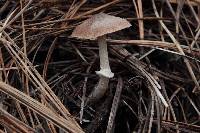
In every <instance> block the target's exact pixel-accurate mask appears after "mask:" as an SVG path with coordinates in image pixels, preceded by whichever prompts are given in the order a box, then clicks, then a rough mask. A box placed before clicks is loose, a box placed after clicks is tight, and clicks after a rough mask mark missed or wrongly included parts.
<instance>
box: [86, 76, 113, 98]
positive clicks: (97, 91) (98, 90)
mask: <svg viewBox="0 0 200 133" xmlns="http://www.w3.org/2000/svg"><path fill="white" fill-rule="evenodd" d="M108 83H109V78H107V77H103V76H100V79H99V82H98V84H97V86H96V87H95V88H94V90H93V91H92V93H91V94H90V96H89V99H90V100H92V101H96V100H98V99H100V98H102V97H103V96H104V94H105V92H106V91H107V89H108Z"/></svg>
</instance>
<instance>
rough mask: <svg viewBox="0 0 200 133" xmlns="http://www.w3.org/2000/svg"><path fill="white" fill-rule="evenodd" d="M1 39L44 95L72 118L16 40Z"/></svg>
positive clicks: (66, 116)
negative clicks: (16, 43)
mask: <svg viewBox="0 0 200 133" xmlns="http://www.w3.org/2000/svg"><path fill="white" fill-rule="evenodd" d="M8 37H9V36H8ZM1 40H2V41H3V44H5V46H6V48H7V50H8V51H9V52H10V54H11V55H13V56H12V57H13V58H14V59H15V60H16V62H18V63H19V66H20V67H21V69H22V70H23V71H24V72H25V73H26V72H27V73H28V74H27V76H28V77H29V78H32V79H31V81H33V82H35V84H36V85H38V86H39V88H40V89H41V91H42V93H43V95H45V96H47V97H48V98H49V100H50V101H51V102H52V104H54V105H55V106H56V107H57V109H58V110H59V111H60V113H61V114H62V115H63V116H64V117H65V118H66V119H69V120H71V118H69V117H68V115H70V113H69V111H68V110H67V109H66V108H65V107H64V105H63V104H62V103H61V101H60V100H59V99H58V97H57V96H56V95H55V94H54V92H53V91H52V90H51V88H50V87H49V86H48V84H47V83H46V82H45V81H44V79H43V78H42V77H41V75H40V74H39V73H38V72H37V70H36V69H35V68H34V67H33V65H32V63H31V62H30V61H29V60H28V59H27V58H26V56H24V53H23V52H21V51H20V49H19V48H18V47H17V45H15V43H14V42H13V43H12V44H11V43H10V42H8V41H6V40H3V39H1ZM10 41H12V40H11V39H10ZM11 46H14V48H16V51H17V52H15V50H14V49H13V48H12V47H11ZM17 53H20V54H21V55H22V57H23V58H24V59H21V58H20V57H19V55H18V54H17ZM23 60H25V61H26V63H27V64H28V66H29V67H27V65H26V63H25V62H24V61H23ZM72 119H73V118H72ZM73 121H74V124H76V125H77V127H79V125H78V123H77V122H76V121H75V120H73Z"/></svg>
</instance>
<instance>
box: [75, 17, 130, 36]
mask: <svg viewBox="0 0 200 133" xmlns="http://www.w3.org/2000/svg"><path fill="white" fill-rule="evenodd" d="M130 26H131V24H130V23H129V22H128V21H127V20H126V19H123V18H120V17H115V16H111V15H107V14H105V13H99V14H96V15H93V16H92V17H91V18H89V19H87V20H85V21H84V22H83V23H82V24H80V25H78V26H77V27H76V28H75V29H74V31H73V33H72V35H71V36H72V37H76V38H80V39H96V38H97V37H100V36H103V35H105V34H108V33H112V32H116V31H119V30H122V29H125V28H128V27H130Z"/></svg>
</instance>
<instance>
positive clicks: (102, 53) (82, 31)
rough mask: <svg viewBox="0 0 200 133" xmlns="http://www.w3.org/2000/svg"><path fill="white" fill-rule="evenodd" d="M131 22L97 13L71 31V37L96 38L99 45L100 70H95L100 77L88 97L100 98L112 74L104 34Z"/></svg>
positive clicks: (120, 28)
mask: <svg viewBox="0 0 200 133" xmlns="http://www.w3.org/2000/svg"><path fill="white" fill-rule="evenodd" d="M130 26H131V24H130V23H129V22H128V21H127V20H126V19H122V18H119V17H115V16H111V15H107V14H105V13H99V14H96V15H93V16H92V17H91V18H89V19H87V20H85V21H84V22H83V23H82V24H80V25H78V26H77V27H76V28H75V30H74V31H73V33H72V35H71V36H72V37H76V38H79V39H90V40H94V39H97V41H98V45H99V57H100V71H96V74H97V75H99V77H100V79H99V82H98V84H97V86H96V87H95V89H94V90H93V92H92V93H91V94H90V96H89V99H93V100H97V99H100V98H101V97H102V96H103V95H104V94H105V92H106V91H107V89H108V83H109V79H110V78H112V77H113V76H114V73H112V71H111V69H110V65H109V59H108V51H107V43H106V34H108V33H113V32H116V31H119V30H122V29H125V28H128V27H130Z"/></svg>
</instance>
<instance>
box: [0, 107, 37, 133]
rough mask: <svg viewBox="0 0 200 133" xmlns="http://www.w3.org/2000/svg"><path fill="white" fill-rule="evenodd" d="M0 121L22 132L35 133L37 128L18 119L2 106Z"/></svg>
mask: <svg viewBox="0 0 200 133" xmlns="http://www.w3.org/2000/svg"><path fill="white" fill-rule="evenodd" d="M0 123H1V124H3V125H4V124H5V125H7V126H9V127H10V128H12V129H13V130H14V131H16V132H20V133H34V132H35V130H34V129H33V128H31V127H29V126H27V125H26V124H24V123H23V122H21V121H19V120H18V119H16V118H15V117H14V116H12V115H10V114H9V113H8V112H6V111H5V110H4V109H2V108H0Z"/></svg>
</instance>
